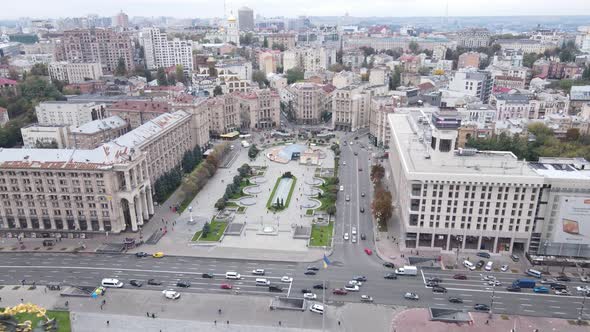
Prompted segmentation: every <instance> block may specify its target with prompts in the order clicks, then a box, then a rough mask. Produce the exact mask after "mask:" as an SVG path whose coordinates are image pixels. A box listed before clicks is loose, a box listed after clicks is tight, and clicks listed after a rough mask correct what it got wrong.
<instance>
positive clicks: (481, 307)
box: [473, 303, 490, 311]
mask: <svg viewBox="0 0 590 332" xmlns="http://www.w3.org/2000/svg"><path fill="white" fill-rule="evenodd" d="M473 309H475V310H478V311H490V307H489V306H488V305H487V304H481V303H477V304H476V305H474V306H473Z"/></svg>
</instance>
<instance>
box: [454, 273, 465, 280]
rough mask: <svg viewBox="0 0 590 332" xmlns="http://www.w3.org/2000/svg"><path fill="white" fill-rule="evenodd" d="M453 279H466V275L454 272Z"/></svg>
mask: <svg viewBox="0 0 590 332" xmlns="http://www.w3.org/2000/svg"><path fill="white" fill-rule="evenodd" d="M453 279H457V280H467V276H466V275H464V274H455V275H454V276H453Z"/></svg>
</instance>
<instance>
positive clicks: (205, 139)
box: [171, 95, 209, 148]
mask: <svg viewBox="0 0 590 332" xmlns="http://www.w3.org/2000/svg"><path fill="white" fill-rule="evenodd" d="M171 107H172V108H173V109H174V110H183V111H185V112H187V113H189V114H190V115H191V117H192V119H191V132H192V136H193V139H194V144H195V145H199V146H200V147H201V148H203V147H205V146H207V144H208V143H209V113H208V108H207V98H194V97H192V96H188V95H185V96H183V98H177V99H176V100H174V101H173V102H172V105H171Z"/></svg>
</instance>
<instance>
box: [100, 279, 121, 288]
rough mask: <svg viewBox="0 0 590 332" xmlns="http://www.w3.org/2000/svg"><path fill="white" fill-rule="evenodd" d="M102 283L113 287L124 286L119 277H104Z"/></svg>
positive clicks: (104, 285)
mask: <svg viewBox="0 0 590 332" xmlns="http://www.w3.org/2000/svg"><path fill="white" fill-rule="evenodd" d="M101 285H102V286H103V287H113V288H121V287H123V283H122V282H121V281H119V279H114V278H105V279H102V282H101Z"/></svg>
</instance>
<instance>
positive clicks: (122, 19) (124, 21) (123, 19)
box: [113, 11, 129, 28]
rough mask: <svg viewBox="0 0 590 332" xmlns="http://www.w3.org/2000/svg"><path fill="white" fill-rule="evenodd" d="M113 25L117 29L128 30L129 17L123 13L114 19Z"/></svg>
mask: <svg viewBox="0 0 590 332" xmlns="http://www.w3.org/2000/svg"><path fill="white" fill-rule="evenodd" d="M113 25H114V26H116V27H121V28H127V27H128V26H129V16H127V14H125V13H123V11H121V12H120V13H119V14H117V15H116V16H115V18H114V19H113Z"/></svg>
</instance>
